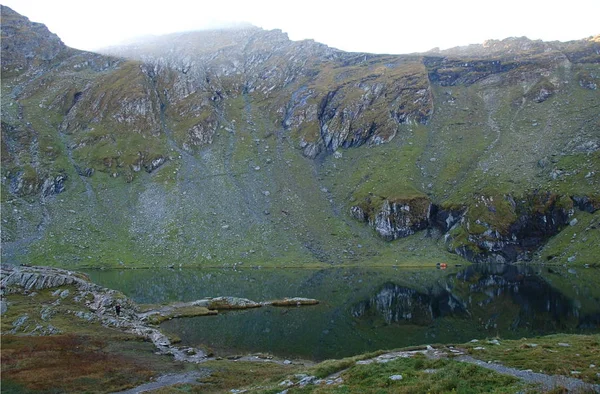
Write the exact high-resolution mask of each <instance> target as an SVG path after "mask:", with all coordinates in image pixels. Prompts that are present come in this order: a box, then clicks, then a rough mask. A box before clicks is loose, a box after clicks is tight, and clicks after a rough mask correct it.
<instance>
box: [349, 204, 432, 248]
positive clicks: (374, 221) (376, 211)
mask: <svg viewBox="0 0 600 394" xmlns="http://www.w3.org/2000/svg"><path fill="white" fill-rule="evenodd" d="M379 204H380V205H379ZM430 211H431V202H430V201H429V199H428V198H427V197H416V198H406V199H402V198H397V199H384V200H383V201H381V200H378V199H375V198H370V197H369V198H367V199H366V200H365V202H364V203H362V204H361V205H355V206H352V207H351V214H352V216H353V217H354V218H355V219H357V220H359V221H363V222H368V223H369V225H370V226H372V227H373V228H374V229H375V231H376V232H377V234H378V235H379V236H380V237H382V238H383V239H385V240H388V241H392V240H394V239H398V238H403V237H407V236H409V235H412V234H414V233H415V232H417V231H419V230H424V229H426V228H427V227H428V226H429V217H430Z"/></svg>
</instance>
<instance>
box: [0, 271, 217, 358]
mask: <svg viewBox="0 0 600 394" xmlns="http://www.w3.org/2000/svg"><path fill="white" fill-rule="evenodd" d="M0 278H1V279H0V283H1V285H2V292H3V293H6V294H12V293H20V294H21V293H24V294H29V295H31V296H35V292H33V290H36V291H41V290H43V289H53V288H57V289H58V290H57V291H56V292H55V293H56V296H57V297H61V296H62V294H64V293H65V292H66V294H67V295H68V296H72V297H73V300H74V301H75V302H77V303H79V304H80V305H81V309H82V310H79V311H72V313H73V315H74V316H75V317H77V318H80V319H84V320H87V321H88V322H92V321H94V322H99V323H100V324H102V325H103V326H106V327H109V328H113V329H118V330H121V331H125V332H127V333H131V334H134V335H137V336H140V337H142V338H146V339H148V340H150V341H152V342H153V343H154V345H155V346H156V347H157V349H158V351H159V352H160V353H162V354H168V355H172V356H173V357H174V358H175V360H178V361H189V362H200V361H202V360H205V359H206V354H205V353H204V352H202V351H201V350H199V349H192V348H180V347H176V346H174V345H172V343H171V340H170V339H169V338H168V337H167V336H166V335H165V334H163V333H162V332H160V331H159V330H158V329H156V328H153V327H150V326H148V325H146V324H145V323H144V322H143V321H142V318H141V317H140V315H139V314H138V311H139V309H138V306H137V305H136V304H135V303H134V302H133V301H131V300H130V299H129V298H127V297H125V296H124V295H123V294H122V293H120V292H117V291H115V290H111V289H106V288H103V287H101V286H98V285H96V284H94V283H91V282H90V281H89V280H88V277H87V276H85V275H84V274H81V273H77V272H73V271H68V270H63V269H58V268H50V267H25V266H20V267H17V266H12V265H7V264H3V265H2V266H1V267H0ZM67 286H73V287H74V288H75V289H76V294H72V295H69V290H68V289H64V288H65V287H67ZM62 289H64V290H62ZM117 304H119V305H121V310H120V315H117V314H116V312H115V307H116V305H117ZM3 305H4V304H3ZM9 308H10V306H9ZM51 313H52V311H51V310H45V312H42V315H44V314H46V315H49V314H51ZM28 319H29V316H28V315H23V316H22V317H20V318H18V319H17V321H15V322H14V323H13V326H15V327H16V329H17V330H18V329H20V328H21V327H22V326H24V325H25V323H26V322H27V320H28ZM42 319H43V320H44V319H45V318H44V316H42ZM48 329H49V328H46V329H44V330H36V328H34V330H35V332H33V333H31V332H30V334H37V335H48V334H52V332H49V331H48Z"/></svg>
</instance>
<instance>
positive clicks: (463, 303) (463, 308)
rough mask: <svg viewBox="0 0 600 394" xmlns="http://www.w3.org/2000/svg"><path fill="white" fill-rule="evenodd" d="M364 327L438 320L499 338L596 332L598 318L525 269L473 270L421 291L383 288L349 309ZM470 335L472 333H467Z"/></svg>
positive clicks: (493, 267) (480, 267)
mask: <svg viewBox="0 0 600 394" xmlns="http://www.w3.org/2000/svg"><path fill="white" fill-rule="evenodd" d="M351 313H352V315H353V316H354V317H356V318H358V319H360V320H364V321H366V322H367V324H371V325H373V324H376V323H377V321H378V320H379V321H380V322H381V321H382V322H383V323H385V324H387V325H394V324H395V325H418V326H430V325H432V324H433V323H434V322H435V321H436V320H438V319H447V320H452V321H453V322H454V323H453V325H454V326H457V328H458V326H460V323H457V322H456V320H457V319H460V320H468V321H469V324H472V325H475V326H476V327H478V328H479V329H480V331H481V332H487V333H489V334H492V335H493V334H497V335H502V336H507V335H508V336H518V335H531V334H543V333H549V332H557V331H573V330H576V329H579V328H597V327H598V325H597V324H595V325H594V321H596V322H597V318H596V317H595V316H597V314H596V315H592V316H590V315H584V316H580V303H579V302H577V301H576V300H572V299H570V298H568V297H566V296H565V295H563V294H562V293H561V292H559V291H558V290H556V289H555V288H553V287H552V286H550V285H549V284H548V282H546V281H545V280H544V279H543V278H542V277H541V276H540V275H539V272H536V271H534V269H533V268H531V267H527V266H514V265H474V266H470V267H468V268H467V269H465V270H463V271H461V272H458V273H457V274H456V275H450V276H449V277H448V278H447V279H446V280H444V281H439V282H437V283H435V284H434V285H433V286H432V287H430V288H429V289H427V290H426V291H425V292H419V291H416V290H414V289H413V288H410V287H406V286H399V285H397V284H394V283H386V284H384V285H383V286H381V288H380V289H378V290H377V291H376V293H375V294H374V295H372V296H371V297H369V298H368V299H366V300H363V301H361V302H359V303H357V304H355V305H354V306H353V307H352V310H351ZM469 332H472V330H470V331H469Z"/></svg>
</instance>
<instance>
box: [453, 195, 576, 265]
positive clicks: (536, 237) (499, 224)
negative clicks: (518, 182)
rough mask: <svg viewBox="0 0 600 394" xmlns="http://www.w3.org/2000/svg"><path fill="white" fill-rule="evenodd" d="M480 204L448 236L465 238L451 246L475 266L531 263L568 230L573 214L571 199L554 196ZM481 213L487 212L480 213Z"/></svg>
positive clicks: (504, 198)
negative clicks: (533, 255)
mask: <svg viewBox="0 0 600 394" xmlns="http://www.w3.org/2000/svg"><path fill="white" fill-rule="evenodd" d="M479 201H480V203H479V205H477V204H476V205H475V207H472V211H466V212H465V215H464V216H463V218H462V219H461V223H460V225H457V226H456V227H455V228H454V229H453V230H452V231H450V232H449V238H450V239H452V236H453V235H454V236H457V237H461V236H464V235H466V238H467V239H466V242H465V241H464V240H463V241H461V242H459V243H458V246H457V244H456V243H454V242H453V241H452V240H451V241H450V244H454V245H453V247H454V251H455V252H456V253H457V254H459V255H461V256H463V257H465V258H466V259H467V260H469V261H474V262H498V263H512V262H515V261H517V260H525V261H527V260H530V259H531V253H532V252H533V251H535V250H537V249H538V248H539V247H540V246H541V245H543V244H544V243H545V241H546V240H547V239H548V238H550V237H551V236H553V235H555V234H557V233H558V232H559V231H560V230H562V229H563V228H564V227H565V226H567V224H568V223H569V220H570V216H571V215H572V214H573V201H572V200H571V199H570V198H568V197H560V196H557V195H555V194H551V193H539V194H534V195H530V196H525V197H523V198H513V197H512V196H502V197H500V196H496V197H495V198H494V197H481V198H480V200H479ZM482 209H483V210H485V211H486V212H481V211H479V212H478V210H482Z"/></svg>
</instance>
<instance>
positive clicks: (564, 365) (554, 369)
mask: <svg viewBox="0 0 600 394" xmlns="http://www.w3.org/2000/svg"><path fill="white" fill-rule="evenodd" d="M559 344H566V345H568V346H561V345H559ZM464 347H465V348H466V349H467V350H469V352H470V353H471V355H472V356H473V357H475V358H478V359H480V360H483V361H495V362H500V363H502V364H504V365H506V366H509V367H513V368H517V369H521V370H523V369H531V370H533V371H534V372H541V373H545V374H548V375H563V376H569V377H575V378H579V379H582V380H583V381H585V382H588V383H594V384H599V383H600V377H598V375H597V372H598V371H597V370H598V367H597V364H598V357H599V356H600V336H599V335H597V334H596V335H566V334H557V335H548V336H544V337H534V338H522V339H519V340H500V345H493V344H486V343H485V342H483V343H481V342H480V343H469V344H466V345H464ZM475 347H484V348H485V349H483V350H473V348H475ZM593 365H595V366H593ZM572 371H579V373H577V374H572V373H571V372H572Z"/></svg>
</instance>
